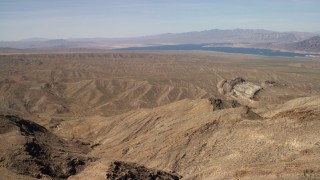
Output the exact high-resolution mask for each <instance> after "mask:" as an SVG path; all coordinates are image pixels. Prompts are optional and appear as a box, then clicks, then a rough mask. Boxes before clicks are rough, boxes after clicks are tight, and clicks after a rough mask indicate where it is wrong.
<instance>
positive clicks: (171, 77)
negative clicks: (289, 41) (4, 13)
mask: <svg viewBox="0 0 320 180" xmlns="http://www.w3.org/2000/svg"><path fill="white" fill-rule="evenodd" d="M0 67H1V68H0V99H1V101H0V114H1V118H0V123H1V126H0V127H1V128H0V129H1V131H0V132H1V133H0V136H1V142H0V143H2V144H3V146H2V149H1V157H0V158H1V161H0V166H1V167H0V172H1V173H2V174H3V175H2V177H6V179H10V178H11V179H19V178H20V179H24V178H30V179H32V178H36V177H42V178H60V179H65V178H69V179H106V178H107V177H109V179H110V177H146V176H148V177H149V176H150V177H151V176H152V177H162V179H165V178H169V177H170V178H172V179H176V178H179V179H180V178H181V177H182V179H279V178H283V179H306V178H315V179H316V178H318V177H319V173H320V167H319V158H318V157H319V142H320V139H319V135H320V134H319V131H318V129H319V127H320V124H319V122H320V121H319V117H320V116H319V115H320V107H319V105H320V98H319V95H320V79H319V77H320V76H319V73H320V71H319V70H320V64H319V61H318V60H317V59H308V58H283V57H264V56H253V55H240V54H233V55H230V54H223V53H208V52H183V51H182V52H174V51H170V52H107V53H38V54H37V53H35V54H12V55H1V56H0ZM5 144H6V145H7V144H8V145H9V146H4V145H5ZM30 144H32V145H34V146H32V148H28V147H29V145H30ZM30 149H31V150H30ZM13 152H17V153H13ZM34 152H38V153H36V154H34V156H33V155H32V153H34ZM60 153H61V154H60ZM21 162H30V167H29V166H27V165H26V164H24V163H21ZM34 162H38V164H37V163H34ZM43 168H44V169H47V170H48V169H50V171H49V170H48V171H44V170H43ZM49 172H50V173H49ZM111 179H112V178H111Z"/></svg>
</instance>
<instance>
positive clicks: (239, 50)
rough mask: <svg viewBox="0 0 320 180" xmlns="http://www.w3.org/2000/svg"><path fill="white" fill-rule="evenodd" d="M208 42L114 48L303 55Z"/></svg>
mask: <svg viewBox="0 0 320 180" xmlns="http://www.w3.org/2000/svg"><path fill="white" fill-rule="evenodd" d="M207 45H208V44H180V45H159V46H145V47H127V48H119V49H116V50H130V51H138V50H139V51H148V50H150V51H161V50H162V51H164V50H175V51H178V50H199V51H217V52H224V53H240V54H254V55H262V56H285V57H296V56H297V57H305V56H306V55H305V54H299V53H292V52H281V51H274V50H269V49H256V48H239V47H224V46H221V47H207Z"/></svg>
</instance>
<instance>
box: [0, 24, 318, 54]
mask: <svg viewBox="0 0 320 180" xmlns="http://www.w3.org/2000/svg"><path fill="white" fill-rule="evenodd" d="M314 36H316V34H315V33H308V32H276V31H268V30H263V29H234V30H221V29H213V30H206V31H195V32H185V33H175V34H172V33H167V34H160V35H154V36H143V37H134V38H73V39H53V40H48V39H44V38H30V39H24V40H21V41H0V47H2V48H18V49H41V50H59V49H70V48H89V49H112V48H115V47H128V46H143V45H153V44H201V43H249V44H269V45H270V44H272V46H274V44H276V45H279V44H286V48H288V49H303V48H302V47H301V46H303V45H308V43H307V42H305V43H303V42H301V43H298V42H300V41H304V40H307V39H309V38H312V37H314ZM292 43H293V44H292ZM295 43H296V44H295ZM297 43H298V44H297ZM289 44H292V45H289ZM294 44H295V45H294ZM264 47H267V45H265V46H264ZM313 48H315V50H316V52H318V49H317V48H318V46H312V48H311V46H309V47H308V48H305V49H306V50H309V49H310V50H313Z"/></svg>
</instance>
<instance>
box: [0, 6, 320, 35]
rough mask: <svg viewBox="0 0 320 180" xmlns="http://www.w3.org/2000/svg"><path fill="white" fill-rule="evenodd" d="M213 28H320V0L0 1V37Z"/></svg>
mask: <svg viewBox="0 0 320 180" xmlns="http://www.w3.org/2000/svg"><path fill="white" fill-rule="evenodd" d="M215 28H219V29H234V28H243V29H269V30H277V31H308V32H320V0H194V1H191V0H0V40H20V39H24V38H30V37H43V38H73V37H132V36H142V35H151V34H159V33H167V32H172V33H175V32H186V31H201V30H208V29H215Z"/></svg>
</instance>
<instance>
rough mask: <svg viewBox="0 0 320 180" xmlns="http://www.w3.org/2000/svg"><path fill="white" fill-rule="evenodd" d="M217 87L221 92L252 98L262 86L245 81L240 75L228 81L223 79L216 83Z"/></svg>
mask: <svg viewBox="0 0 320 180" xmlns="http://www.w3.org/2000/svg"><path fill="white" fill-rule="evenodd" d="M218 88H219V91H220V93H222V94H231V95H233V96H238V97H243V98H246V99H254V98H255V96H256V94H257V93H258V92H259V91H260V90H261V89H262V87H260V86H258V85H255V84H254V83H252V82H249V81H246V80H245V79H243V78H242V77H237V78H235V79H232V80H229V81H228V80H223V81H221V82H220V83H219V84H218Z"/></svg>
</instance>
